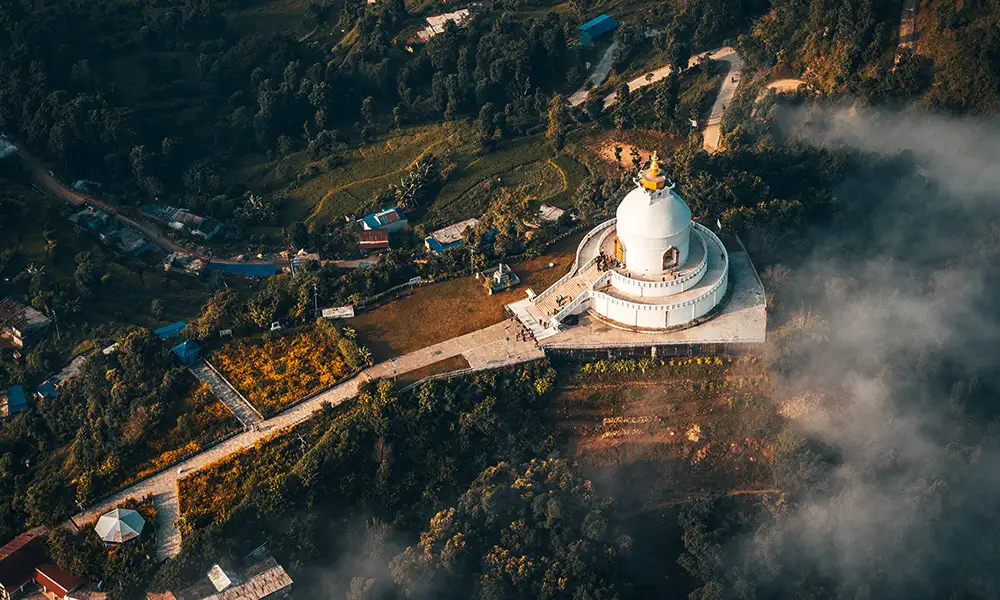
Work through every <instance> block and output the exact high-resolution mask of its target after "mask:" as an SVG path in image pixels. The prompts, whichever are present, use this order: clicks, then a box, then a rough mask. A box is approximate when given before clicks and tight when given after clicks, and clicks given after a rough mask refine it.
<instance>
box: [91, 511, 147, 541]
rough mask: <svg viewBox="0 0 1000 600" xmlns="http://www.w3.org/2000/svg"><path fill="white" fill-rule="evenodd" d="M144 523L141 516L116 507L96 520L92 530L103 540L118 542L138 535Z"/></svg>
mask: <svg viewBox="0 0 1000 600" xmlns="http://www.w3.org/2000/svg"><path fill="white" fill-rule="evenodd" d="M145 524H146V521H144V520H143V518H142V516H141V515H140V514H139V513H137V512H135V511H134V510H130V509H127V508H116V509H114V510H113V511H111V512H109V513H107V514H105V515H102V516H101V518H100V519H98V520H97V525H96V526H95V527H94V531H96V532H97V535H99V536H101V539H102V540H104V541H105V542H112V543H116V544H120V543H122V542H126V541H128V540H130V539H132V538H135V537H139V534H140V533H142V528H143V526H144V525H145Z"/></svg>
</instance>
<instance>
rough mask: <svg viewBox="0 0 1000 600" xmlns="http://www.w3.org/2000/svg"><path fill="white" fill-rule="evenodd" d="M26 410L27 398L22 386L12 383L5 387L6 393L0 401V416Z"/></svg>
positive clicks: (8, 415)
mask: <svg viewBox="0 0 1000 600" xmlns="http://www.w3.org/2000/svg"><path fill="white" fill-rule="evenodd" d="M26 410H28V399H27V398H25V396H24V387H22V386H20V385H13V386H11V387H9V388H7V394H6V395H5V396H4V397H3V400H2V401H0V417H11V416H13V415H16V414H17V413H20V412H24V411H26Z"/></svg>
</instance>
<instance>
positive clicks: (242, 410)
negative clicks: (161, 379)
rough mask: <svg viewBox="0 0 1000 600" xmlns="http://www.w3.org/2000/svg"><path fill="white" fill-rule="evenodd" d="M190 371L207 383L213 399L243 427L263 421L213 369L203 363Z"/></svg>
mask: <svg viewBox="0 0 1000 600" xmlns="http://www.w3.org/2000/svg"><path fill="white" fill-rule="evenodd" d="M190 369H191V372H192V373H194V376H195V377H197V378H198V379H200V380H201V381H203V382H205V383H207V384H208V386H209V387H210V388H212V393H213V394H215V397H216V398H218V399H219V401H221V402H222V403H223V404H225V405H226V406H228V407H229V410H231V411H233V414H234V415H236V418H237V419H239V421H240V423H241V424H242V425H243V426H244V427H248V428H250V427H254V426H256V425H257V424H258V423H260V422H261V421H263V420H264V419H263V418H262V417H261V414H260V413H259V412H257V409H255V408H254V407H253V406H252V405H251V404H250V402H248V401H247V399H246V398H244V397H243V394H240V393H239V392H238V391H236V389H235V388H233V387H232V386H231V385H230V384H229V382H228V381H226V380H225V379H224V378H222V377H221V376H220V375H219V374H218V373H216V372H215V370H214V369H212V368H210V367H209V366H208V364H207V363H205V361H202V362H200V363H198V364H196V365H191V367H190Z"/></svg>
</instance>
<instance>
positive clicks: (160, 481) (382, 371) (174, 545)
mask: <svg viewBox="0 0 1000 600" xmlns="http://www.w3.org/2000/svg"><path fill="white" fill-rule="evenodd" d="M510 326H511V325H510V323H509V322H507V321H504V322H501V323H497V324H495V325H491V326H490V327H487V328H485V329H480V330H478V331H474V332H472V333H469V334H466V335H462V336H459V337H455V338H452V339H450V340H445V341H443V342H440V343H438V344H434V345H432V346H428V347H427V348H422V349H420V350H416V351H414V352H410V353H409V354H404V355H403V356H400V357H398V358H396V359H394V360H393V361H386V362H382V363H379V364H377V365H375V366H373V367H371V368H369V369H366V370H365V371H363V372H361V373H360V374H359V375H358V376H357V377H354V378H352V379H350V380H348V381H344V382H343V383H340V384H339V385H336V386H334V387H333V388H331V389H329V390H327V391H325V392H323V393H321V394H318V395H316V396H314V397H312V398H310V399H309V400H306V401H305V402H303V403H301V404H299V405H297V406H294V407H292V408H290V409H288V410H286V411H284V412H282V413H280V414H277V415H275V416H273V417H271V418H270V419H267V420H265V421H263V422H261V423H260V424H259V425H258V426H257V428H256V429H255V430H251V431H247V432H244V433H241V434H239V435H237V436H234V437H232V438H229V439H228V440H226V441H224V442H222V443H221V444H219V445H218V446H215V447H213V448H209V449H207V450H205V451H204V452H202V453H200V454H197V455H195V456H192V457H191V458H188V459H187V460H185V461H184V462H182V463H179V464H177V465H174V466H173V467H171V468H170V469H167V470H166V471H162V472H160V473H159V474H157V475H154V476H152V477H149V478H148V479H144V480H142V481H140V482H138V483H136V484H134V485H132V486H130V487H128V488H126V489H124V490H122V491H120V492H118V493H116V494H114V495H113V496H111V497H109V498H106V499H105V500H103V501H102V502H101V503H100V504H97V505H94V506H92V507H91V508H89V509H88V510H87V511H86V512H84V513H81V514H78V515H75V517H74V519H75V520H76V522H77V523H87V522H91V521H94V520H96V519H97V518H98V517H99V516H100V515H102V514H104V513H105V512H107V511H109V510H111V509H113V508H115V507H116V506H118V504H120V503H121V502H122V501H123V500H125V499H126V498H130V497H131V498H140V497H142V496H145V495H146V494H152V495H153V497H154V501H155V503H156V509H157V515H156V521H157V522H156V526H157V556H158V557H159V558H160V559H161V560H163V559H166V558H169V557H172V556H176V555H177V553H178V552H179V551H180V542H181V539H180V533H179V532H178V530H177V520H178V519H179V518H180V514H179V507H178V497H177V480H178V479H180V478H181V477H183V476H187V475H189V474H190V473H192V472H194V471H197V470H199V469H202V468H204V467H207V466H208V465H210V464H212V463H214V462H217V461H219V460H222V459H224V458H226V457H227V456H229V455H231V454H233V453H236V452H239V451H241V450H245V449H247V448H250V447H252V446H253V445H254V444H255V443H257V442H258V441H260V440H262V439H264V438H265V437H267V436H270V435H274V434H275V433H277V432H279V431H280V430H282V429H285V428H288V427H292V426H294V425H297V424H298V423H301V422H303V421H305V420H306V419H308V418H309V417H310V416H311V415H312V413H313V412H315V411H316V410H318V409H319V408H320V407H321V406H322V405H323V404H326V403H329V404H332V405H337V404H340V403H341V402H344V401H345V400H348V399H350V398H353V397H354V396H355V395H357V392H358V386H359V384H360V383H362V382H367V381H370V380H371V379H377V378H379V377H392V376H393V375H394V374H397V375H398V374H403V373H407V372H410V371H413V370H416V369H419V368H421V367H424V366H427V365H429V364H432V363H434V362H437V361H439V360H443V359H445V358H450V357H453V356H458V355H462V356H464V357H465V359H466V360H468V361H469V365H470V366H471V367H472V369H473V370H482V369H489V368H494V367H498V366H502V365H506V364H513V363H516V362H524V361H529V360H535V359H537V358H542V356H544V354H543V352H542V351H541V350H539V349H538V347H537V346H536V345H535V343H534V342H519V341H516V340H513V339H510V336H509V335H508V328H509V327H510ZM393 363H395V368H394V367H393Z"/></svg>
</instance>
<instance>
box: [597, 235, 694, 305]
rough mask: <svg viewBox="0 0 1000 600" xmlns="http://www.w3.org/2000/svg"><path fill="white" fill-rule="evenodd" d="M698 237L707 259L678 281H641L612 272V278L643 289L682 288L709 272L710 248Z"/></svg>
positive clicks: (623, 284) (624, 284) (623, 283)
mask: <svg viewBox="0 0 1000 600" xmlns="http://www.w3.org/2000/svg"><path fill="white" fill-rule="evenodd" d="M696 237H697V238H698V241H699V242H700V243H701V245H702V250H703V252H704V254H705V257H704V260H702V261H701V263H700V264H699V265H698V266H697V267H696V268H695V270H694V271H692V272H690V273H686V274H684V275H681V276H680V277H678V278H677V279H672V280H670V281H667V282H660V281H643V280H641V279H633V278H631V277H626V276H625V275H622V274H621V273H619V272H618V271H612V273H613V274H612V276H611V278H612V279H614V280H615V281H619V282H621V283H622V286H626V285H630V286H635V287H641V288H670V287H674V286H682V285H684V284H685V283H687V282H688V281H691V280H692V279H693V278H695V277H699V278H700V277H701V276H702V275H703V274H704V273H705V271H706V270H708V246H707V245H706V244H705V240H703V239H702V237H701V236H700V235H699V236H696ZM615 287H619V286H615ZM681 291H683V290H681ZM662 295H668V294H662Z"/></svg>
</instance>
